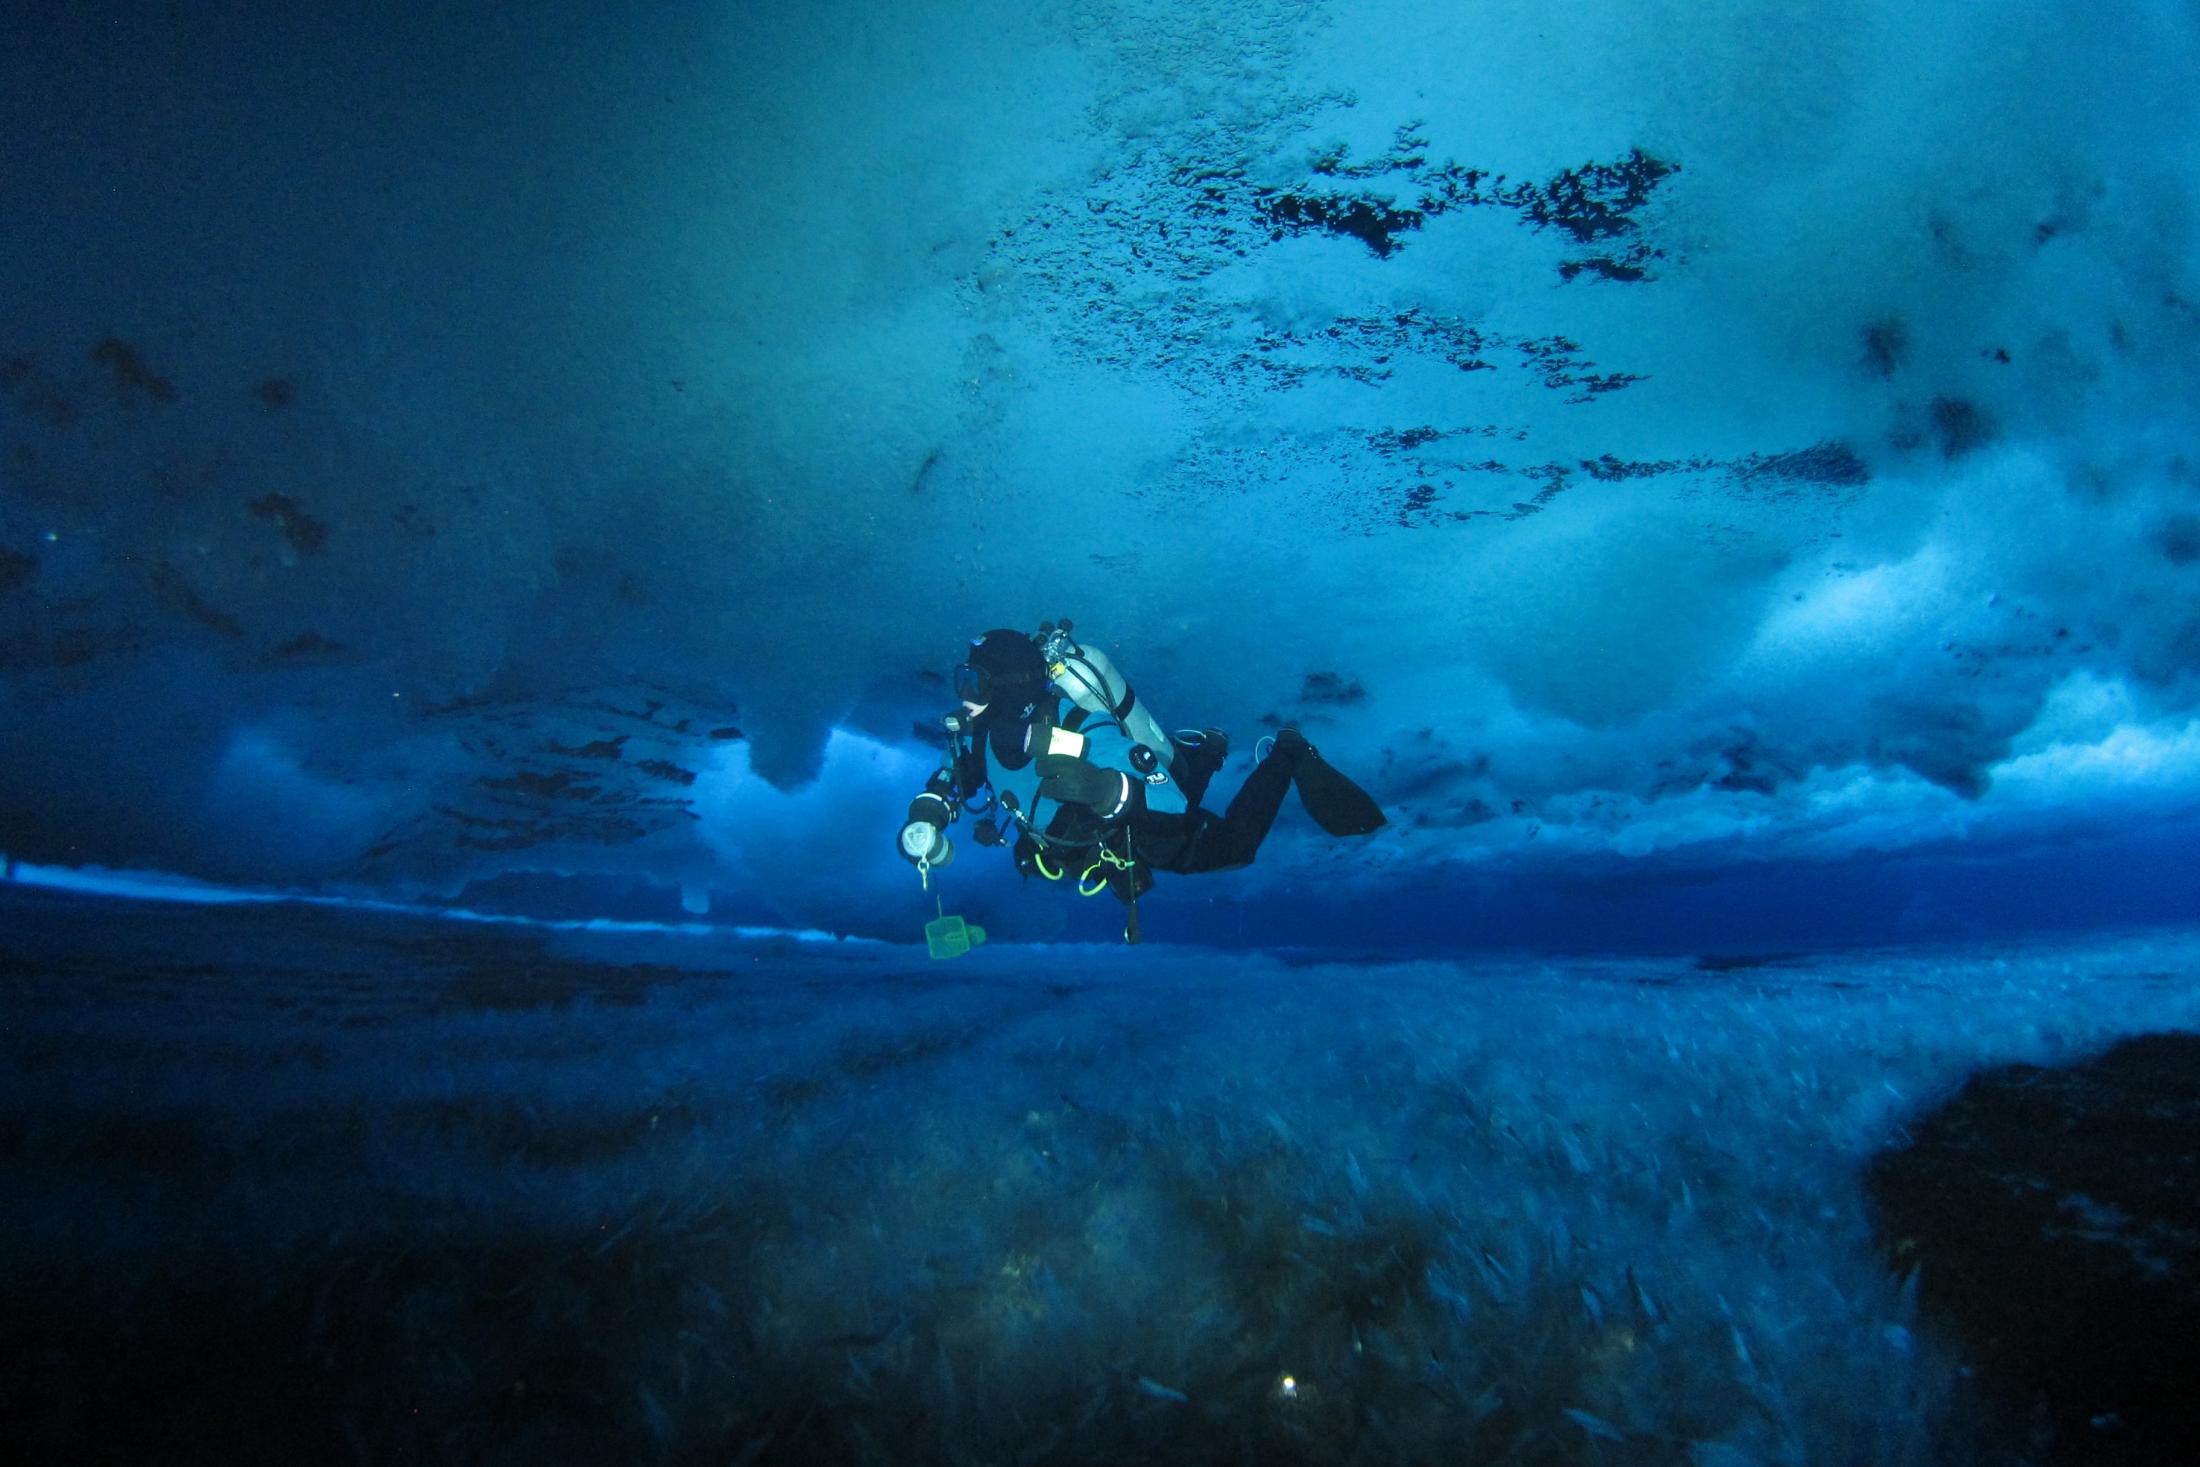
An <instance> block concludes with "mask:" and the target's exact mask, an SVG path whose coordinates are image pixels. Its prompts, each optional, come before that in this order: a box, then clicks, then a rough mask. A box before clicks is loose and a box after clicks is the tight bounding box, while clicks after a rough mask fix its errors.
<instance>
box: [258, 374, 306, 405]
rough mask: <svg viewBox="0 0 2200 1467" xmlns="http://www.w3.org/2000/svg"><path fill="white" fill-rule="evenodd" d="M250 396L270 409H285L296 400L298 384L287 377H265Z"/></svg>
mask: <svg viewBox="0 0 2200 1467" xmlns="http://www.w3.org/2000/svg"><path fill="white" fill-rule="evenodd" d="M252 395H253V396H254V397H257V398H258V399H259V400H260V401H261V402H262V403H264V404H266V405H267V406H268V407H271V408H286V407H289V406H290V405H291V404H292V403H294V402H296V401H297V400H298V384H297V383H295V382H293V381H291V380H290V379H289V378H288V377H265V378H262V379H261V381H260V385H259V386H258V387H256V388H254V389H253V390H252Z"/></svg>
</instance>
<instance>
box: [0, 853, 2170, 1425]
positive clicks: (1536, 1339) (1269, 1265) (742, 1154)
mask: <svg viewBox="0 0 2200 1467" xmlns="http://www.w3.org/2000/svg"><path fill="white" fill-rule="evenodd" d="M0 931H4V933H5V945H4V948H0V951H4V953H5V957H4V958H0V1021H4V1032H0V1045H4V1048H0V1054H4V1056H5V1065H4V1068H0V1189H4V1192H5V1195H6V1197H7V1199H8V1202H7V1207H6V1209H5V1216H6V1222H5V1236H4V1238H0V1276H4V1279H5V1285H4V1287H5V1303H6V1310H5V1314H6V1319H7V1324H6V1326H5V1329H6V1332H7V1334H8V1335H9V1336H10V1339H9V1342H8V1343H9V1351H10V1354H11V1355H12V1356H13V1357H14V1358H15V1359H17V1360H18V1361H19V1362H21V1363H20V1364H19V1365H18V1366H17V1367H16V1368H14V1369H13V1370H11V1371H10V1372H9V1373H8V1376H7V1380H6V1384H5V1385H4V1386H0V1391H4V1392H5V1397H6V1407H7V1409H6V1413H5V1415H6V1417H7V1419H8V1420H9V1421H10V1423H11V1425H10V1428H9V1429H10V1434H11V1436H13V1437H14V1438H15V1439H16V1440H18V1441H20V1442H27V1443H28V1445H29V1446H30V1447H31V1449H32V1455H31V1456H29V1457H25V1458H22V1460H37V1461H59V1460H65V1459H70V1458H77V1459H81V1458H84V1457H86V1456H89V1455H94V1454H96V1455H99V1456H101V1457H104V1458H106V1459H108V1460H140V1461H197V1460H206V1461H214V1460H220V1461H224V1462H232V1463H234V1462H247V1461H286V1462H302V1461H324V1462H328V1461H348V1460H359V1461H374V1462H383V1461H399V1460H404V1461H429V1462H445V1461H448V1462H469V1463H478V1462H512V1463H522V1462H525V1463H542V1462H564V1461H572V1462H609V1461H625V1462H683V1463H684V1462H698V1463H700V1462H711V1463H728V1462H733V1463H769V1462H861V1461H903V1462H972V1463H976V1462H1001V1463H1008V1462H1016V1463H1044V1462H1075V1463H1096V1464H1097V1463H1125V1462H1133V1461H1139V1462H1248V1463H1250V1462H1262V1463H1290V1462H1331V1461H1351V1462H1368V1463H1380V1462H1469V1461H1472V1462H1523V1463H1538V1462H1553V1463H1557V1462H1597V1463H1662V1462H1675V1463H1679V1462H1687V1463H1710V1464H1726V1463H1743V1462H1796V1463H1800V1462H1809V1463H1813V1464H1824V1463H1858V1464H1863V1463H1872V1464H1887V1463H1902V1462H1916V1463H1926V1462H1942V1461H1962V1460H1965V1459H1966V1458H1969V1457H1976V1458H1979V1459H1984V1460H2004V1459H2006V1458H2007V1456H2008V1455H2009V1454H2010V1453H2012V1452H2017V1453H2019V1454H2020V1455H2021V1440H2022V1430H2021V1424H2019V1425H2011V1424H2010V1423H2009V1419H2008V1417H2007V1416H2006V1414H2005V1413H2003V1412H2001V1411H2000V1410H1999V1409H1998V1408H1996V1407H1994V1406H1993V1405H1991V1404H1990V1403H1989V1402H1987V1401H1985V1400H1984V1399H1982V1398H1980V1397H1979V1396H1978V1393H1977V1392H1976V1390H1975V1389H1974V1388H1973V1386H1972V1385H1971V1383H1970V1382H1969V1381H1968V1380H1967V1377H1966V1375H1965V1373H1964V1371H1963V1370H1962V1362H1961V1360H1960V1359H1959V1358H1958V1356H1957V1354H1956V1351H1955V1349H1954V1347H1953V1346H1951V1345H1949V1344H1946V1343H1944V1342H1943V1341H1942V1339H1941V1338H1940V1337H1939V1335H1938V1334H1937V1333H1936V1332H1935V1331H1934V1330H1933V1328H1932V1327H1931V1325H1930V1323H1929V1322H1928V1321H1923V1320H1920V1319H1918V1318H1917V1317H1916V1309H1915V1304H1914V1299H1913V1297H1912V1295H1911V1292H1910V1291H1909V1290H1906V1288H1905V1286H1904V1281H1903V1280H1902V1279H1901V1278H1900V1277H1898V1276H1896V1275H1895V1274H1894V1273H1892V1272H1891V1271H1890V1270H1889V1268H1888V1267H1887V1265H1886V1263H1885V1261H1884V1254H1883V1253H1882V1251H1881V1250H1880V1248H1879V1247H1878V1246H1877V1245H1876V1244H1875V1242H1874V1240H1873V1238H1872V1235H1871V1231H1870V1227H1869V1222H1868V1219H1867V1216H1866V1213H1865V1209H1864V1203H1863V1199H1862V1195H1861V1191H1860V1186H1859V1175H1860V1172H1861V1169H1862V1167H1863V1165H1864V1164H1865V1162H1866V1161H1867V1159H1868V1158H1869V1157H1870V1155H1871V1153H1872V1152H1873V1151H1874V1150H1876V1149H1877V1148H1879V1147H1881V1146H1883V1145H1885V1144H1887V1143H1888V1142H1890V1141H1891V1140H1893V1139H1895V1138H1897V1137H1898V1136H1899V1134H1900V1128H1901V1126H1902V1124H1903V1122H1904V1120H1905V1119H1906V1118H1910V1117H1913V1116H1915V1115H1916V1114H1918V1113H1920V1112H1922V1111H1923V1110H1925V1109H1927V1108H1929V1107H1930V1106H1932V1105H1933V1104H1934V1103H1936V1102H1937V1101H1938V1100H1940V1099H1942V1098H1944V1097H1945V1096H1946V1095H1948V1094H1949V1093H1951V1092H1952V1091H1953V1090H1954V1089H1955V1088H1956V1087H1957V1086H1958V1085H1959V1084H1960V1083H1961V1081H1962V1079H1963V1077H1964V1076H1965V1075H1966V1074H1967V1073H1969V1072H1970V1071H1971V1070H1973V1069H1974V1068H1976V1067H1978V1066H1980V1065H1983V1064H1988V1063H2000V1062H2006V1061H2012V1060H2029V1061H2037V1062H2053V1061H2057V1060H2062V1059H2067V1058H2072V1057H2075V1056H2077V1055H2080V1054H2083V1053H2085V1052H2088V1051H2090V1050H2092V1049H2095V1048H2098V1047H2100V1046H2102V1045H2104V1044H2105V1043H2107V1042H2108V1041H2110V1040H2112V1039H2113V1038H2115V1037H2117V1036H2120V1035H2123V1034H2127V1033H2132V1032H2138V1031H2141V1030H2146V1029H2156V1028H2173V1027H2174V1028H2190V1027H2196V1026H2200V983H2195V982H2194V976H2195V974H2196V972H2200V939H2195V938H2194V937H2192V936H2190V935H2183V934H2165V933H2139V934H2127V935H2123V936H2119V937H2115V938H2104V939H2097V940H2092V941H2088V942H2082V943H2068V942H2065V943H2057V944H2032V945H2023V946H2017V945H2011V944H2000V945H1997V946H1995V947H1993V948H1978V949H1967V950H1953V949H1945V950H1936V951H1932V952H1875V953H1869V954H1862V955H1858V954H1849V955H1843V956H1823V955H1821V956H1804V957H1791V958H1778V959H1770V960H1766V961H1754V962H1743V963H1719V964H1698V963H1696V962H1693V961H1691V960H1689V959H1685V958H1683V959H1588V958H1583V959H1567V960H1536V961H1528V960H1520V961H1489V960H1481V959H1477V960H1473V961H1462V962H1432V961H1413V962H1388V961H1381V960H1377V959H1367V960H1361V961H1353V962H1334V961H1321V962H1304V961H1282V960H1277V959H1272V958H1266V957H1258V956H1247V955H1243V954H1220V953H1211V952H1204V951H1199V950H1183V949H1179V950H1173V951H1171V950H1166V949H1162V948H1157V947H1147V948H1143V949H1138V950H1113V949H1089V948H1073V949H1063V948H1056V949H1046V948H1023V949H1017V948H1010V947H1005V946H1003V947H992V948H987V949H982V950H980V951H979V952H978V953H976V954H973V955H971V956H969V957H967V958H963V959H959V960H957V961H955V962H953V963H929V962H927V961H926V960H925V959H924V958H923V957H922V955H921V950H919V951H916V952H912V951H909V950H896V949H890V948H879V947H867V946H859V945H852V944H832V943H803V942H795V941H788V940H756V939H747V940H744V939H736V938H732V937H728V936H698V935H691V934H669V933H631V932H629V933H601V932H594V933H591V932H555V931H550V930H546V929H529V928H517V927H510V926H503V927H497V926H484V925H480V924H468V923H456V922H446V921H435V920H429V919H424V918H417V917H410V916H402V915H395V914H387V913H369V912H360V911H352V910H342V909H335V908H325V907H323V908H314V907H298V906H254V907H231V908H193V907H180V906H156V905H123V904H119V903H113V902H108V901H104V900H98V901H95V900H90V899H84V898H72V897H60V896H53V895H40V894H35V893H29V892H23V891H16V892H10V893H6V894H4V895H0Z"/></svg>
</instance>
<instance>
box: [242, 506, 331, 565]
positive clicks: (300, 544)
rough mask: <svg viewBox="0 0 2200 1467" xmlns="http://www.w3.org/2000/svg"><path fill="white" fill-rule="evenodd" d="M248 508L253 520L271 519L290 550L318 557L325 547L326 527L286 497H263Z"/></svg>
mask: <svg viewBox="0 0 2200 1467" xmlns="http://www.w3.org/2000/svg"><path fill="white" fill-rule="evenodd" d="M247 507H248V508H249V509H250V510H251V511H252V513H253V514H254V515H255V516H256V517H258V518H260V519H263V520H273V521H274V522H275V524H276V527H277V528H278V529H280V530H281V531H282V532H283V538H284V539H285V540H288V541H289V542H290V547H291V549H293V550H295V551H297V552H298V553H299V554H300V555H319V554H320V553H321V552H322V551H323V550H324V549H326V548H327V547H328V526H326V525H324V524H322V523H321V522H320V521H319V520H317V519H315V518H314V517H313V516H312V515H310V514H307V513H306V512H305V510H304V509H303V508H302V507H301V506H300V505H299V503H298V501H297V500H295V499H292V498H291V497H290V496H289V495H287V494H264V495H262V496H260V497H259V498H258V499H255V500H253V501H252V503H251V504H250V505H249V506H247Z"/></svg>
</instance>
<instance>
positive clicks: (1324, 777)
mask: <svg viewBox="0 0 2200 1467" xmlns="http://www.w3.org/2000/svg"><path fill="white" fill-rule="evenodd" d="M1291 780H1292V783H1294V784H1296V785H1297V786H1298V790H1299V803H1300V804H1302V805H1304V806H1305V807H1306V813H1307V814H1309V815H1311V816H1313V817H1314V823H1315V824H1316V825H1319V826H1320V827H1321V828H1322V829H1324V830H1326V831H1328V832H1329V833H1330V834H1331V835H1366V834H1368V833H1370V832H1371V831H1376V830H1380V829H1382V828H1383V827H1384V826H1385V825H1388V824H1389V823H1390V822H1389V820H1388V819H1387V818H1386V817H1385V816H1384V815H1383V807H1382V806H1380V805H1378V804H1376V803H1375V801H1374V800H1373V799H1372V798H1370V797H1369V795H1368V793H1367V791H1366V790H1363V789H1361V788H1360V787H1359V786H1358V785H1356V784H1354V783H1353V782H1352V781H1351V780H1349V779H1346V778H1345V777H1344V776H1343V775H1341V774H1339V773H1338V772H1337V771H1336V770H1335V769H1333V768H1331V767H1330V765H1329V762H1328V761H1327V760H1326V759H1324V758H1322V756H1321V755H1319V754H1317V753H1315V752H1314V751H1313V750H1312V749H1311V748H1307V749H1302V750H1301V751H1300V752H1299V756H1298V759H1297V761H1296V762H1294V763H1293V765H1292V766H1291Z"/></svg>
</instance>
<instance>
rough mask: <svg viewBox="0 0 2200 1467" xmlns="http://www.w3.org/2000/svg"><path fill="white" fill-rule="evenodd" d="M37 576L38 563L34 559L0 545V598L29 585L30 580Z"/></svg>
mask: <svg viewBox="0 0 2200 1467" xmlns="http://www.w3.org/2000/svg"><path fill="white" fill-rule="evenodd" d="M37 574H38V561H37V559H36V558H35V557H33V556H29V555H25V554H23V553H22V552H21V551H19V550H10V549H8V548H7V547H6V546H4V545H0V596H4V595H6V594H7V593H8V592H10V591H15V590H20V589H21V588H22V587H24V586H27V585H29V584H30V583H31V578H32V577H34V576H36V575H37Z"/></svg>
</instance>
